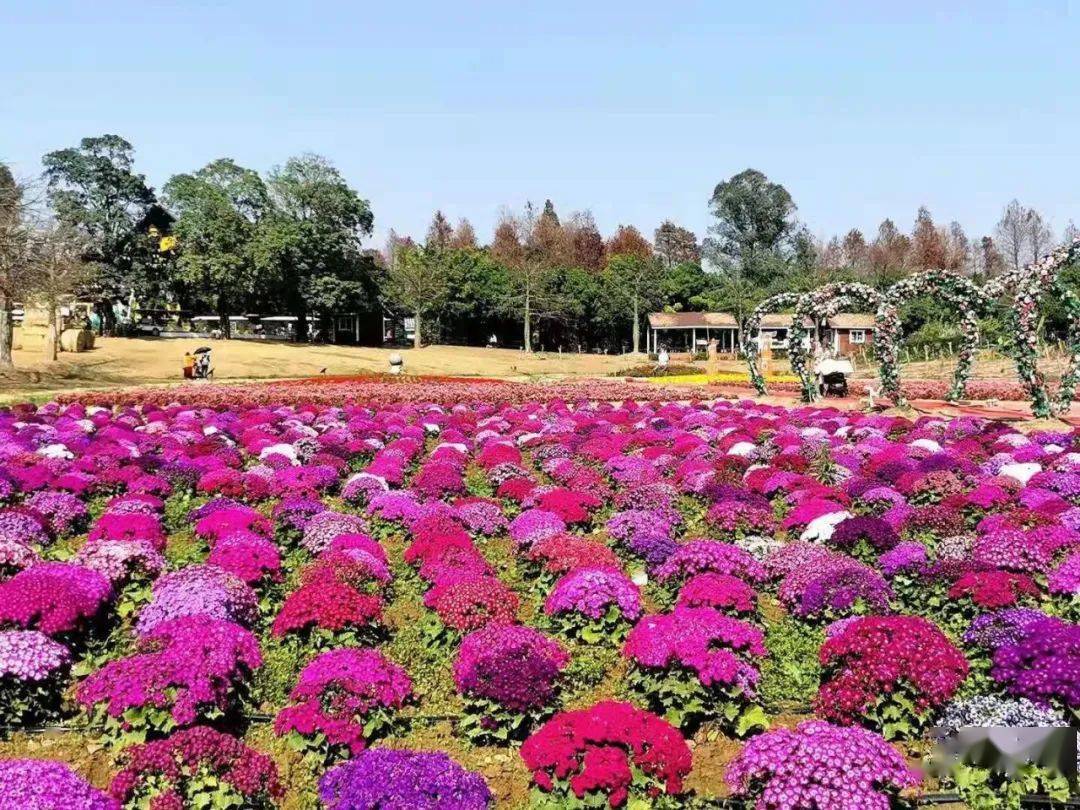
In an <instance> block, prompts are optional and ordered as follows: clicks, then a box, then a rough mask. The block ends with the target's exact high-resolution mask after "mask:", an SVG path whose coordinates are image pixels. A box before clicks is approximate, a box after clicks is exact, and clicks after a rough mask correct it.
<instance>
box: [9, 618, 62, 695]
mask: <svg viewBox="0 0 1080 810" xmlns="http://www.w3.org/2000/svg"><path fill="white" fill-rule="evenodd" d="M70 662H71V653H70V652H69V651H68V648H67V647H65V646H64V645H63V644H60V643H59V642H56V641H53V640H52V639H51V638H49V637H48V636H47V635H45V634H44V633H39V632H38V631H36V630H8V631H6V632H0V683H2V682H3V680H4V679H5V678H14V679H16V680H19V681H44V680H45V679H47V678H50V677H52V676H53V675H54V674H56V673H57V672H58V671H59V670H61V669H62V668H63V667H65V666H67V664H68V663H70Z"/></svg>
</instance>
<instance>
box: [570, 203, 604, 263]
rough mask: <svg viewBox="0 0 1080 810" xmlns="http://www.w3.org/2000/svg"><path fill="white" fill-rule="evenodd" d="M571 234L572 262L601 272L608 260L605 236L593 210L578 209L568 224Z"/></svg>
mask: <svg viewBox="0 0 1080 810" xmlns="http://www.w3.org/2000/svg"><path fill="white" fill-rule="evenodd" d="M566 230H567V231H568V233H569V235H570V251H571V259H570V264H571V265H573V266H574V267H580V268H581V269H583V270H588V271H590V272H599V271H601V270H603V269H604V265H605V264H606V262H607V259H606V257H605V248H604V237H602V236H601V235H600V230H599V229H598V228H597V227H596V222H595V221H594V220H593V215H592V212H590V211H576V212H575V213H574V214H572V215H571V216H570V221H569V222H568V223H567V225H566Z"/></svg>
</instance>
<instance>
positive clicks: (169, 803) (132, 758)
mask: <svg viewBox="0 0 1080 810" xmlns="http://www.w3.org/2000/svg"><path fill="white" fill-rule="evenodd" d="M123 757H124V759H125V761H126V766H125V768H124V769H123V770H122V771H120V773H118V774H117V775H116V777H115V778H114V779H113V781H112V784H111V785H110V786H109V792H110V793H111V794H112V795H113V796H114V797H116V798H117V799H119V800H120V801H121V802H124V804H125V805H126V806H129V807H131V806H134V807H144V806H149V807H151V808H153V810H184V809H185V808H188V807H212V806H213V804H214V802H218V803H219V804H220V803H222V802H226V804H225V805H224V806H227V807H244V808H251V810H262V808H269V807H272V806H275V805H276V804H277V803H278V802H277V800H278V799H280V798H281V797H282V796H283V795H284V794H285V790H284V788H283V787H282V785H281V782H280V781H279V779H278V771H277V766H276V765H275V764H274V761H273V760H272V759H270V757H268V756H266V754H262V753H259V752H258V751H256V750H255V749H254V748H250V747H249V746H247V745H245V744H244V743H243V742H242V741H241V740H238V739H236V738H235V737H232V736H230V735H228V734H223V733H221V732H220V731H215V730H214V729H212V728H207V727H205V726H196V727H195V728H187V729H181V730H180V731H176V732H174V733H173V734H171V735H170V736H169V737H166V738H165V739H163V740H154V741H153V742H148V743H144V744H142V745H133V746H131V747H130V748H127V749H125V750H124V753H123ZM207 777H212V778H213V781H210V780H208V779H207Z"/></svg>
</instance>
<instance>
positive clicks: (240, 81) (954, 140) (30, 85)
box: [0, 0, 1080, 244]
mask: <svg viewBox="0 0 1080 810" xmlns="http://www.w3.org/2000/svg"><path fill="white" fill-rule="evenodd" d="M0 41H2V42H3V47H2V48H0V159H3V160H7V161H9V162H12V163H14V164H15V165H16V167H17V168H18V170H19V171H20V172H21V173H23V174H29V173H31V172H36V171H38V170H39V168H40V164H39V161H40V156H41V155H42V154H43V153H44V152H46V151H49V150H52V149H56V148H60V147H64V146H69V145H73V144H75V143H76V142H77V141H78V139H79V138H81V137H83V136H85V135H91V134H100V133H103V132H113V133H117V134H120V135H123V136H124V137H126V138H127V139H128V140H130V141H131V142H132V143H133V144H134V145H135V147H136V150H137V155H136V157H137V162H138V168H139V169H140V170H141V171H143V172H144V173H145V174H146V175H147V176H148V178H149V179H150V181H151V182H152V183H153V184H154V185H155V186H158V187H160V186H161V185H162V184H163V183H164V182H165V181H166V180H167V179H168V177H169V176H170V175H171V174H173V173H176V172H179V171H190V170H193V169H196V168H198V167H199V166H201V165H203V164H205V163H206V162H208V161H209V160H211V159H213V158H216V157H221V156H230V157H233V158H234V159H236V160H237V161H238V162H240V163H242V164H244V165H247V166H250V167H252V168H255V169H259V170H265V169H268V168H270V167H271V166H273V165H275V164H277V163H280V162H282V161H283V160H284V159H285V158H287V157H288V156H289V155H292V154H296V153H299V152H304V151H312V152H318V153H320V154H323V155H326V156H327V157H329V158H330V159H331V160H333V161H334V162H335V163H336V164H337V165H338V166H339V167H340V168H341V170H342V171H343V172H344V173H345V175H346V177H347V178H348V180H349V181H350V183H351V184H352V185H353V186H354V187H355V188H357V189H358V190H359V191H360V192H361V193H362V194H363V195H364V196H365V197H367V198H368V199H370V200H371V202H372V206H373V208H374V211H375V220H376V237H375V240H374V241H375V242H377V243H379V244H381V241H382V239H383V237H384V236H385V234H386V232H387V230H388V229H389V228H391V227H393V228H395V229H397V230H398V231H399V232H404V233H413V234H417V235H422V234H423V231H424V229H425V228H426V225H427V222H428V221H429V220H430V217H431V213H432V211H433V210H434V209H435V208H436V207H441V208H442V209H443V210H444V211H445V212H446V213H447V215H448V216H450V217H451V218H452V219H457V218H458V217H461V216H466V217H468V218H469V219H470V220H472V222H473V224H474V225H475V227H476V229H477V232H478V234H479V235H480V237H481V238H482V239H487V238H488V237H489V236H490V233H491V229H492V227H493V224H494V222H495V220H496V218H497V216H498V212H499V209H500V207H501V206H511V207H514V208H519V207H520V206H521V205H522V204H523V203H524V202H525V200H527V199H533V200H537V201H542V200H543V199H544V198H546V197H550V198H551V199H552V200H553V201H554V202H555V204H556V207H557V209H558V210H559V211H560V212H562V213H568V212H570V211H572V210H576V209H584V208H588V209H591V210H592V211H593V213H594V215H595V217H596V220H597V222H598V224H599V225H600V228H601V230H602V231H604V232H605V233H608V232H610V231H611V230H613V229H614V228H615V226H616V225H618V224H619V223H627V224H634V225H636V226H638V227H639V228H641V229H642V230H644V231H646V232H647V233H649V234H651V232H652V230H653V229H654V228H655V227H656V225H657V224H659V222H660V221H662V220H663V219H665V218H672V219H674V220H675V221H677V222H679V223H680V224H683V225H686V226H687V227H690V228H692V229H693V230H695V231H696V232H697V233H698V235H699V236H702V235H703V234H704V231H705V228H706V226H707V224H708V220H709V216H708V210H707V200H708V198H709V195H710V194H711V192H712V188H713V186H714V185H715V184H716V183H717V182H718V181H719V180H721V179H724V178H727V177H729V176H731V175H732V174H734V173H736V172H738V171H741V170H742V169H744V168H746V167H754V168H757V169H760V170H761V171H763V172H765V173H766V174H767V175H769V177H770V178H772V179H774V180H776V181H779V182H782V183H783V184H784V185H785V186H787V188H788V189H789V191H790V192H791V193H792V195H793V196H794V198H795V201H796V202H797V204H798V206H799V216H800V218H801V219H802V220H803V221H805V222H806V223H807V224H808V225H809V227H810V228H811V230H812V231H813V232H814V233H816V234H819V235H828V234H831V233H834V232H839V231H845V230H847V229H848V228H849V227H852V226H857V227H861V228H863V229H864V231H866V232H868V233H869V232H871V231H873V230H874V229H875V228H876V226H877V224H878V222H879V221H880V220H881V219H882V218H883V217H885V216H891V217H893V218H894V219H895V220H896V221H897V223H898V225H899V226H900V227H901V228H902V229H904V230H908V229H910V227H911V224H912V221H913V220H914V216H915V211H916V209H917V207H918V206H919V205H926V206H928V207H929V208H930V210H931V211H932V213H933V214H934V215H935V218H936V219H938V220H939V221H948V220H952V219H956V220H958V221H960V222H961V223H962V224H963V225H964V227H965V228H966V229H967V230H968V232H969V235H971V236H973V237H974V236H978V235H981V234H982V233H985V232H988V231H990V230H991V229H992V228H993V225H994V223H995V222H996V220H997V218H998V216H999V215H1000V212H1001V209H1002V207H1003V206H1004V205H1005V203H1006V202H1008V200H1009V199H1011V198H1012V197H1014V196H1015V197H1018V198H1019V199H1020V200H1021V201H1022V202H1024V203H1025V204H1028V205H1032V206H1035V207H1036V208H1038V209H1040V210H1041V211H1042V212H1043V213H1044V215H1045V216H1047V218H1048V219H1049V220H1050V222H1051V223H1052V225H1053V226H1054V228H1055V231H1056V232H1058V233H1060V231H1061V229H1062V228H1063V227H1064V226H1065V224H1066V222H1067V221H1068V220H1069V219H1074V220H1076V221H1077V222H1078V223H1080V90H1078V87H1080V82H1078V79H1080V48H1077V47H1076V43H1077V41H1080V3H1076V2H1073V3H1070V2H1065V1H1064V0H1061V1H1059V2H1045V3H1037V2H1032V3H1020V2H1017V3H1011V4H1001V3H993V2H978V3H970V4H966V3H950V2H936V3H924V2H918V1H917V0H911V2H905V3H885V2H880V3H879V2H876V0H872V2H851V3H828V2H818V3H809V2H807V3H794V2H788V3H780V2H773V3H767V2H766V3H762V2H757V3H755V2H743V3H738V4H735V3H727V2H720V0H715V1H714V2H698V3H694V2H679V1H678V0H669V1H668V2H648V3H639V2H634V1H633V0H624V1H623V2H592V3H590V2H577V3H571V2H561V0H548V2H543V3H531V2H528V3H512V2H509V3H508V2H505V0H504V1H503V2H490V3H487V2H471V3H470V2H464V1H463V0H459V2H456V3H445V2H443V3H429V2H409V0H400V1H399V2H356V1H355V0H354V2H290V3H280V2H272V0H271V1H270V2H259V3H256V2H248V1H247V0H242V1H239V2H219V3H209V2H199V0H190V1H189V2H175V3H159V2H153V0H142V1H141V2H134V1H130V2H129V1H128V0H125V1H124V2H109V1H108V0H101V1H100V2H94V3H88V2H84V1H82V0H81V1H80V2H52V1H50V0H36V1H35V2H24V3H18V2H9V3H5V4H3V5H2V6H0Z"/></svg>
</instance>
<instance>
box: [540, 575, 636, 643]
mask: <svg viewBox="0 0 1080 810" xmlns="http://www.w3.org/2000/svg"><path fill="white" fill-rule="evenodd" d="M544 613H546V614H547V615H548V616H551V617H553V618H554V620H555V623H556V626H557V627H558V628H559V629H560V631H561V632H563V633H565V634H566V635H568V636H570V637H572V638H580V639H581V640H582V641H584V642H585V643H586V644H596V643H597V642H600V641H603V640H605V639H613V638H618V637H619V636H620V635H621V634H622V633H623V631H624V630H625V628H626V626H627V623H628V622H632V621H634V620H636V619H637V617H638V616H639V615H641V594H640V592H639V591H638V586H637V585H635V584H634V583H633V582H632V581H631V580H630V578H629V577H627V576H626V574H624V573H623V572H622V571H620V570H619V569H618V568H578V569H576V570H574V571H571V572H570V573H568V574H566V575H564V576H563V577H562V578H561V579H560V580H559V581H558V582H557V583H555V587H554V588H553V589H552V591H551V593H550V594H548V597H547V599H546V600H545V602H544Z"/></svg>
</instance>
